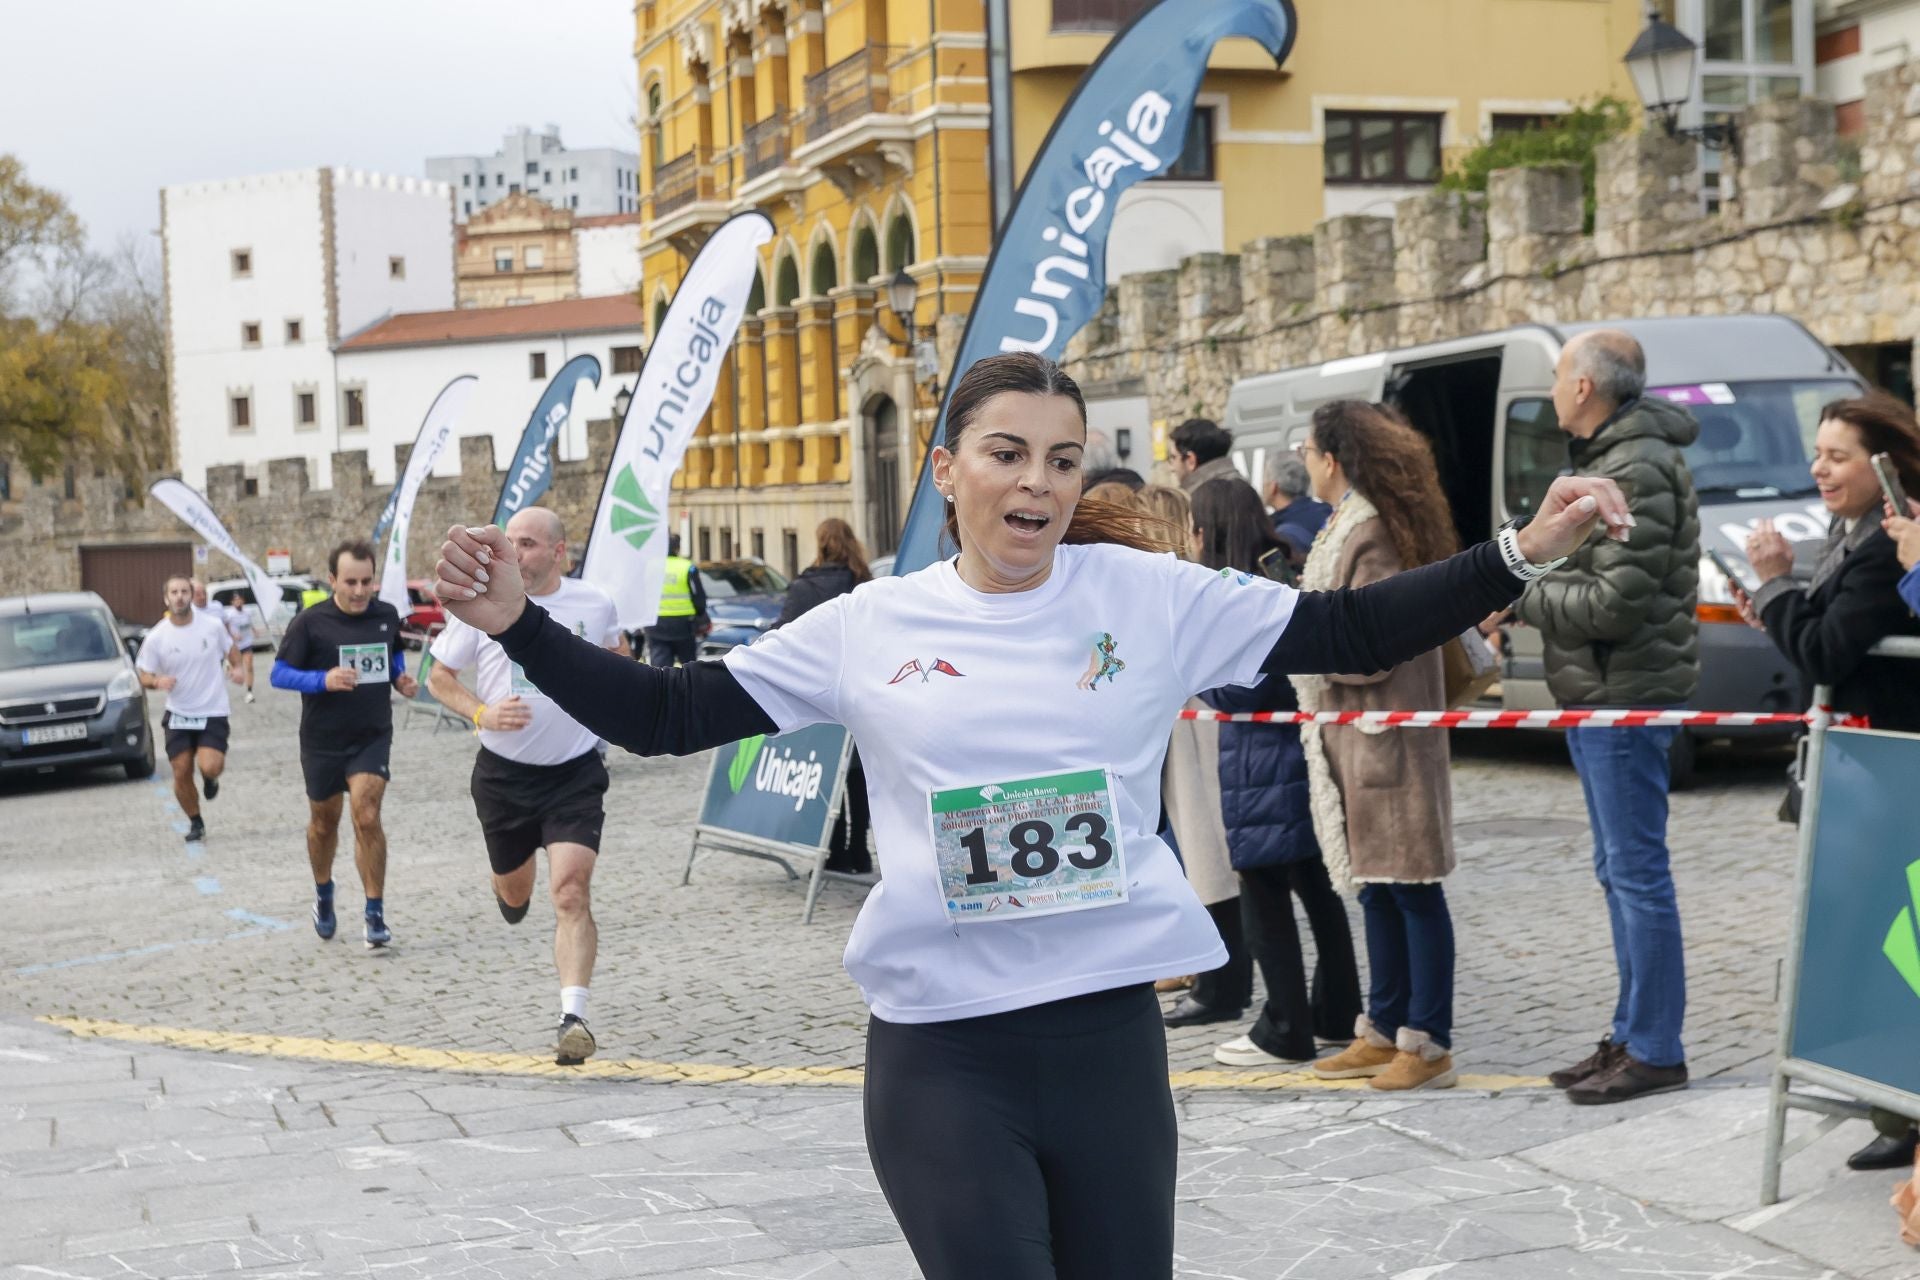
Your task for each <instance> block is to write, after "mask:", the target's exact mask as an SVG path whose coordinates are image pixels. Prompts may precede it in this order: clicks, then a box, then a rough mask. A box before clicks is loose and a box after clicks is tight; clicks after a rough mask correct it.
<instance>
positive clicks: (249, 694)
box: [247, 689, 253, 705]
mask: <svg viewBox="0 0 1920 1280" xmlns="http://www.w3.org/2000/svg"><path fill="white" fill-rule="evenodd" d="M247 702H248V704H249V705H251V704H252V702H253V690H251V689H249V690H247Z"/></svg>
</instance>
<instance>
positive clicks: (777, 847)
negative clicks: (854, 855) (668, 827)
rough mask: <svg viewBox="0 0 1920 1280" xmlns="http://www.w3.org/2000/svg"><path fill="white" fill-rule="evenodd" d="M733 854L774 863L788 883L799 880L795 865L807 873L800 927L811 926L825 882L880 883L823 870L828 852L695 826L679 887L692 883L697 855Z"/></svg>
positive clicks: (867, 877) (873, 876)
mask: <svg viewBox="0 0 1920 1280" xmlns="http://www.w3.org/2000/svg"><path fill="white" fill-rule="evenodd" d="M703 851H705V852H708V853H733V854H738V855H740V856H741V857H743V858H758V859H760V860H761V861H762V862H771V863H775V864H776V865H778V866H779V867H780V869H781V870H782V871H785V872H786V873H787V879H788V880H798V879H800V871H799V869H798V867H797V866H796V864H798V865H799V866H804V867H805V868H806V871H807V901H806V905H805V906H804V907H803V908H802V909H801V912H800V923H801V924H812V923H813V907H814V903H815V902H817V901H819V898H820V888H821V886H822V885H823V884H825V883H826V882H827V881H829V880H837V881H840V882H842V883H845V884H858V885H864V886H866V887H868V888H872V887H873V886H874V885H876V884H878V883H880V877H879V876H878V875H877V874H864V875H863V874H859V873H856V872H851V871H829V870H827V858H828V856H829V855H828V851H827V850H825V849H815V848H811V847H809V846H807V845H798V844H784V843H781V842H779V841H776V840H756V839H754V838H753V837H751V836H743V835H741V834H740V833H739V832H738V831H728V830H726V829H724V828H720V827H707V826H699V827H695V828H694V829H693V848H691V849H690V850H688V851H687V866H686V869H685V870H684V871H682V872H681V873H680V883H681V884H682V885H687V884H691V883H692V882H693V864H694V863H695V862H696V861H698V860H699V857H700V854H701V853H702V852H703Z"/></svg>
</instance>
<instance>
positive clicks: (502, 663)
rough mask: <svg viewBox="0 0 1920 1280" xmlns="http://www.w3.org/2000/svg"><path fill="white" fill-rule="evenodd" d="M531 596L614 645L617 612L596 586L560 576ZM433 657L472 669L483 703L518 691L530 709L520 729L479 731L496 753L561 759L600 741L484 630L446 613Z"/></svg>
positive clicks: (527, 760) (579, 631) (563, 621)
mask: <svg viewBox="0 0 1920 1280" xmlns="http://www.w3.org/2000/svg"><path fill="white" fill-rule="evenodd" d="M531 599H532V600H533V602H534V603H535V604H537V605H539V606H540V607H541V608H542V609H545V610H546V611H547V613H548V615H549V616H550V617H552V618H553V620H554V621H555V622H558V623H559V624H560V625H561V626H563V627H565V628H566V629H567V630H569V631H571V632H573V633H574V634H575V635H577V636H584V637H585V638H586V639H588V640H591V641H593V642H594V643H595V644H597V645H599V646H600V647H601V648H603V649H612V648H615V647H616V646H618V645H619V643H620V618H619V614H618V612H617V611H616V610H615V609H614V607H613V601H612V600H610V599H609V598H608V597H607V594H606V593H605V592H604V591H602V590H600V588H598V587H596V586H593V585H592V584H590V583H586V582H582V581H580V580H579V579H578V578H562V579H560V589H559V590H557V591H555V592H554V593H553V594H551V595H544V596H533V597H531ZM433 660H434V661H435V662H438V663H440V664H441V665H443V666H446V667H450V668H452V669H453V670H455V671H469V670H471V671H473V672H474V692H476V693H477V694H479V696H480V701H482V702H484V703H486V704H487V705H489V706H492V705H493V704H494V703H496V702H501V701H504V700H505V699H506V698H507V697H508V696H509V695H511V694H519V695H520V700H521V701H522V702H524V703H526V704H527V709H528V710H529V711H531V712H532V713H533V719H532V720H531V721H530V722H529V723H528V724H527V727H526V728H524V729H514V730H508V731H506V732H502V731H500V730H498V729H482V730H481V731H480V745H481V746H483V747H485V748H486V749H487V750H489V751H491V752H494V753H495V754H496V755H502V756H505V757H506V758H507V759H509V760H518V761H519V762H520V763H521V764H564V763H565V762H566V761H568V760H572V759H574V758H576V757H578V756H581V755H584V754H585V753H587V752H589V751H592V750H594V749H595V748H596V747H598V746H599V745H600V739H599V736H598V735H596V734H594V733H593V732H591V731H590V730H587V729H583V728H581V726H580V722H579V721H577V720H575V719H574V718H573V717H571V716H569V715H568V714H567V713H566V712H564V711H562V710H561V709H560V708H558V707H556V706H554V705H553V703H552V701H551V700H550V699H548V697H547V696H546V695H545V694H544V693H541V692H540V690H538V689H537V688H535V687H534V686H533V684H532V682H530V681H529V680H528V679H527V678H526V676H525V674H524V673H522V672H521V671H520V669H519V667H518V666H517V665H516V664H515V663H514V662H513V661H512V660H510V659H509V658H508V657H507V651H506V650H505V649H502V648H501V647H500V642H499V641H497V640H495V639H493V638H492V637H491V636H489V635H487V633H486V632H484V631H480V630H477V629H475V628H473V627H470V626H468V625H467V624H466V623H464V622H462V621H460V619H458V618H454V617H449V618H448V619H447V629H446V630H445V631H442V632H441V633H440V634H439V635H438V636H436V637H435V638H434V641H433ZM476 664H477V665H476Z"/></svg>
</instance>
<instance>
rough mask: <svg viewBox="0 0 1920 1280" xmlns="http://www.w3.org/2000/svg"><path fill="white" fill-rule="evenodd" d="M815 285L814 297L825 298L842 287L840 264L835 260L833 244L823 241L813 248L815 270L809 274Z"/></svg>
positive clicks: (829, 241)
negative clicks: (830, 292)
mask: <svg viewBox="0 0 1920 1280" xmlns="http://www.w3.org/2000/svg"><path fill="white" fill-rule="evenodd" d="M808 279H809V280H811V281H812V283H813V296H814V297H816V298H824V297H826V296H827V294H828V292H829V291H831V290H833V289H836V288H838V287H839V285H840V268H839V264H837V263H835V262H834V260H833V242H832V241H831V240H822V241H821V242H820V243H819V244H817V245H815V246H814V247H813V270H812V271H811V272H809V273H808Z"/></svg>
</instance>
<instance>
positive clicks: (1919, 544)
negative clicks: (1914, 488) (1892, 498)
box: [1881, 498, 1920, 569]
mask: <svg viewBox="0 0 1920 1280" xmlns="http://www.w3.org/2000/svg"><path fill="white" fill-rule="evenodd" d="M1907 506H1908V507H1909V508H1910V509H1911V510H1912V512H1913V515H1912V517H1911V518H1909V517H1907V516H1901V515H1893V514H1889V515H1888V516H1887V518H1886V520H1884V521H1882V522H1881V527H1882V528H1884V529H1885V530H1886V531H1887V536H1888V537H1890V538H1892V539H1893V545H1894V554H1895V555H1897V556H1898V557H1899V558H1900V567H1901V568H1902V569H1911V568H1913V567H1914V566H1915V565H1920V502H1916V501H1914V500H1913V499H1912V498H1908V499H1907ZM1886 510H1887V511H1888V512H1889V513H1891V512H1892V510H1893V505H1892V504H1891V503H1888V504H1886Z"/></svg>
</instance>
